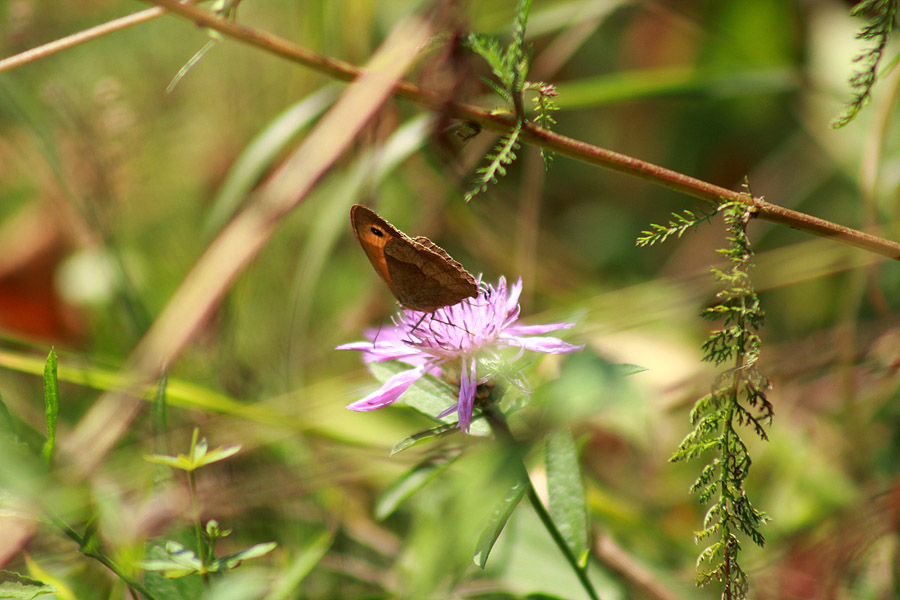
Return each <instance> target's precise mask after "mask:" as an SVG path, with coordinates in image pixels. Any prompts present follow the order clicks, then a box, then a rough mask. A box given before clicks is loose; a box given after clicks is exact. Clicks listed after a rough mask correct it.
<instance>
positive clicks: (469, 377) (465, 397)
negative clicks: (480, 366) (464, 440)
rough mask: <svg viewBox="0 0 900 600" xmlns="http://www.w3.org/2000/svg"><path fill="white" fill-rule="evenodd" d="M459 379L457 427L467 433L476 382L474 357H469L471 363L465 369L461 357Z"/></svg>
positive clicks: (473, 404) (470, 421) (470, 420)
mask: <svg viewBox="0 0 900 600" xmlns="http://www.w3.org/2000/svg"><path fill="white" fill-rule="evenodd" d="M459 375H460V381H459V404H458V406H459V428H460V429H462V430H463V433H469V426H470V425H471V424H472V410H473V409H474V406H475V390H476V388H477V387H478V382H477V381H476V380H475V359H474V358H473V359H471V365H470V366H469V368H468V369H466V359H463V364H462V369H461V370H460V374H459Z"/></svg>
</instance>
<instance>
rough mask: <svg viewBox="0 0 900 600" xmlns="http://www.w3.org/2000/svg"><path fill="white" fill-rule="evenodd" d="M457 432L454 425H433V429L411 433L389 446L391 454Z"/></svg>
mask: <svg viewBox="0 0 900 600" xmlns="http://www.w3.org/2000/svg"><path fill="white" fill-rule="evenodd" d="M457 432H459V428H458V427H457V426H456V425H450V424H447V425H439V426H437V427H434V428H433V429H426V430H425V431H420V432H419V433H414V434H413V435H411V436H409V437H407V438H404V439H402V440H400V441H399V442H397V443H396V444H395V445H394V447H393V448H391V456H393V455H395V454H397V453H398V452H402V451H403V450H406V449H408V448H412V447H413V446H416V445H418V444H420V443H421V442H424V441H426V440H433V439H438V438H442V437H445V436H448V435H453V434H454V433H457Z"/></svg>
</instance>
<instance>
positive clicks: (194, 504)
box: [187, 429, 209, 587]
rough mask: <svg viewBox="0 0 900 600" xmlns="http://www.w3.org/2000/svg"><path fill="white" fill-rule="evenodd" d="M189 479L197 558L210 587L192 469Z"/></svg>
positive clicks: (207, 562)
mask: <svg viewBox="0 0 900 600" xmlns="http://www.w3.org/2000/svg"><path fill="white" fill-rule="evenodd" d="M196 435H197V430H196V429H195V430H194V437H195V439H196ZM191 446H192V447H191V453H192V454H193V444H191ZM187 478H188V493H189V494H190V496H191V507H192V510H193V513H194V535H195V537H196V538H197V556H198V557H199V558H200V565H201V566H202V567H203V572H202V577H203V583H205V584H206V586H207V587H209V573H207V572H206V567H207V565H208V564H209V560H208V556H207V552H206V549H205V548H204V544H203V525H202V523H201V522H200V501H199V500H198V498H197V478H196V476H195V475H194V470H193V469H191V470H189V471H188V472H187Z"/></svg>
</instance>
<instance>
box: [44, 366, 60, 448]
mask: <svg viewBox="0 0 900 600" xmlns="http://www.w3.org/2000/svg"><path fill="white" fill-rule="evenodd" d="M44 409H45V411H46V415H47V441H46V442H45V443H44V448H43V449H42V450H41V458H43V459H44V461H45V462H46V463H47V464H50V460H51V459H52V458H53V447H54V445H55V444H56V421H57V418H58V417H59V382H58V380H57V359H56V351H54V350H50V354H49V355H48V356H47V364H46V366H45V367H44Z"/></svg>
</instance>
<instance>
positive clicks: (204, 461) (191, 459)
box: [144, 438, 241, 471]
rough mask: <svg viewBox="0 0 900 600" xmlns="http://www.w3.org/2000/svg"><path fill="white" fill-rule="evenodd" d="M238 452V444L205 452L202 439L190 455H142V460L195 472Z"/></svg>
mask: <svg viewBox="0 0 900 600" xmlns="http://www.w3.org/2000/svg"><path fill="white" fill-rule="evenodd" d="M240 450H241V445H240V444H235V445H233V446H224V447H219V448H214V449H212V450H207V446H206V438H203V439H201V440H200V441H199V442H197V443H196V444H195V445H194V446H193V448H192V449H191V453H190V455H187V454H179V455H178V456H169V455H166V454H146V455H144V460H146V461H148V462H152V463H156V464H159V465H166V466H167V467H172V468H173V469H181V470H182V471H195V470H197V469H199V468H200V467H205V466H206V465H209V464H212V463H214V462H218V461H220V460H225V459H226V458H229V457H231V456H234V455H235V454H237V453H238V452H240Z"/></svg>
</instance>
